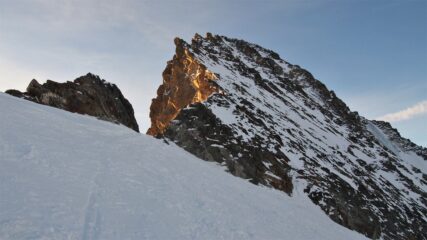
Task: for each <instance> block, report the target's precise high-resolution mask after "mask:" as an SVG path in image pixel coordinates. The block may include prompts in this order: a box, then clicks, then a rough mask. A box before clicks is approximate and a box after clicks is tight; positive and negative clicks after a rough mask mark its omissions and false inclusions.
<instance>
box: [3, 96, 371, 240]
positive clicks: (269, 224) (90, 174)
mask: <svg viewBox="0 0 427 240" xmlns="http://www.w3.org/2000/svg"><path fill="white" fill-rule="evenodd" d="M0 166H1V167H0V239H18V240H19V239H102V240H107V239H138V240H140V239H150V240H155V239H159V240H160V239H215V240H216V239H268V240H274V239H277V240H279V239H337V240H338V239H365V238H364V237H363V236H362V235H360V234H358V233H356V232H354V231H350V230H348V229H346V228H344V227H341V226H339V225H337V224H335V223H334V222H333V221H331V220H330V219H329V218H328V217H327V216H326V215H324V214H323V212H322V211H321V210H320V208H318V207H316V206H314V205H312V204H311V203H310V200H309V199H308V198H307V197H306V196H305V194H303V193H302V190H303V186H300V187H301V188H298V189H297V190H296V191H295V194H294V197H292V198H291V197H289V196H287V195H286V194H284V193H282V192H279V191H276V190H273V189H268V188H265V187H258V186H255V185H252V184H250V183H248V182H247V181H245V180H243V179H240V178H236V177H233V176H231V175H230V174H228V173H226V172H224V171H223V168H222V167H220V166H218V165H216V164H213V163H207V162H203V161H200V160H199V159H196V158H195V157H194V156H192V155H191V154H189V153H187V152H185V151H183V150H181V149H180V148H179V147H177V146H175V145H173V144H172V145H167V144H165V143H163V141H162V140H157V139H154V138H152V137H149V136H144V135H140V134H138V133H136V132H134V131H132V130H130V129H128V128H126V127H124V126H119V125H116V124H112V123H109V122H104V121H100V120H97V119H95V118H93V117H88V116H82V115H79V114H72V113H69V112H65V111H62V110H59V109H55V108H51V107H47V106H43V105H39V104H35V103H32V102H29V101H25V100H22V99H18V98H15V97H11V96H8V95H6V94H3V93H0Z"/></svg>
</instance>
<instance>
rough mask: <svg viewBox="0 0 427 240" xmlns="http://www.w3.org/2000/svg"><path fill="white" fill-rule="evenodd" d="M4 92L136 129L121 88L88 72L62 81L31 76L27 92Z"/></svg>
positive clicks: (132, 112)
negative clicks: (38, 80)
mask: <svg viewBox="0 0 427 240" xmlns="http://www.w3.org/2000/svg"><path fill="white" fill-rule="evenodd" d="M6 93H8V94H10V95H13V96H16V97H20V98H23V99H27V100H30V101H33V102H36V103H40V104H43V105H49V106H52V107H56V108H60V109H64V110H66V111H69V112H75V113H80V114H87V115H90V116H94V117H97V118H99V119H102V120H106V121H110V122H114V123H120V124H123V125H125V126H127V127H129V128H131V129H133V130H135V131H137V132H138V131H139V128H138V123H137V122H136V119H135V116H134V111H133V108H132V105H131V104H130V103H129V101H128V100H127V99H126V98H125V97H124V96H123V94H122V93H121V91H120V89H119V88H118V87H117V86H116V85H115V84H111V83H109V82H107V81H105V80H103V79H101V78H99V76H96V75H94V74H91V73H88V74H87V75H85V76H81V77H79V78H77V79H76V80H74V81H73V82H65V83H57V82H54V81H51V80H47V81H46V83H44V84H40V83H38V82H37V81H36V80H34V79H33V80H32V81H31V82H30V84H29V85H28V87H27V92H24V93H22V92H20V91H17V90H8V91H6Z"/></svg>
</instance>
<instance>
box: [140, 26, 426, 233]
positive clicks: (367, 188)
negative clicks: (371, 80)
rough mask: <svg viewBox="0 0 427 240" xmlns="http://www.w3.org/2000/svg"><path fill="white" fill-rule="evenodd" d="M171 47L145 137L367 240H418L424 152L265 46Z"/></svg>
mask: <svg viewBox="0 0 427 240" xmlns="http://www.w3.org/2000/svg"><path fill="white" fill-rule="evenodd" d="M175 43H176V45H177V50H176V55H175V57H174V58H173V60H172V61H170V62H169V63H168V65H167V67H166V70H165V73H164V83H163V85H162V86H160V88H159V90H158V96H157V98H156V99H155V100H153V104H152V106H151V115H150V116H151V120H152V127H151V128H150V130H149V132H148V133H149V134H151V135H154V136H156V137H159V138H163V139H165V140H166V141H171V142H174V143H175V144H177V145H178V146H181V147H182V148H184V149H185V150H187V151H189V152H191V153H193V154H194V155H196V156H198V157H199V158H201V159H204V160H207V161H216V162H218V163H220V164H221V165H223V166H225V167H226V168H227V171H229V172H230V173H232V174H234V175H236V176H239V177H242V178H245V179H248V180H249V181H251V182H253V183H255V184H262V185H265V186H269V187H273V188H275V189H278V190H281V191H284V192H286V193H287V194H289V195H292V194H293V189H295V188H299V189H303V190H304V192H305V193H306V194H307V195H308V196H309V197H310V199H311V200H312V201H313V204H316V205H318V206H319V207H320V208H321V209H322V210H323V211H324V212H325V214H327V215H328V216H329V217H330V218H331V219H332V220H334V221H335V222H337V223H338V224H341V225H343V226H345V227H347V228H350V229H353V230H355V231H358V232H360V233H362V234H364V235H366V236H368V237H370V238H373V239H379V238H382V239H386V240H388V239H427V223H426V220H427V201H426V199H427V194H426V191H427V169H426V168H427V167H426V161H427V160H426V159H427V157H426V154H425V153H426V149H425V148H422V147H420V146H416V145H415V144H413V143H412V142H410V141H409V140H407V139H403V138H402V137H401V136H400V135H399V134H398V133H396V132H397V131H395V130H393V129H392V128H391V126H390V125H389V124H385V123H383V122H376V121H369V120H367V119H365V118H363V117H361V116H359V115H358V113H357V112H352V111H350V110H349V108H348V107H347V106H346V104H345V103H344V102H343V101H341V100H340V99H339V98H338V97H337V96H336V95H335V93H334V92H332V91H330V90H328V89H327V88H326V86H325V85H324V84H322V83H321V82H320V81H318V80H316V79H315V78H314V77H313V76H312V75H311V74H310V73H309V72H308V71H306V70H304V69H302V68H301V67H299V66H297V65H292V64H290V63H288V62H286V61H284V60H283V59H281V58H280V56H279V55H278V54H277V53H275V52H273V51H271V50H268V49H265V48H262V47H260V46H258V45H256V44H251V43H248V42H245V41H242V40H238V39H232V38H228V37H224V36H216V35H212V34H207V35H206V37H202V36H200V35H197V34H196V36H195V37H194V38H193V39H192V42H191V44H188V43H185V42H184V41H183V40H180V39H177V40H176V41H175ZM203 72H204V73H205V74H204V75H203V74H197V73H203ZM207 72H209V74H206V73H207ZM195 76H200V77H195ZM202 76H203V77H202ZM206 76H214V77H206ZM195 79H197V84H195V83H194V80H195ZM210 80H213V81H210ZM211 84H212V85H211ZM202 85H203V86H205V87H200V86H202ZM206 86H208V87H206ZM199 89H207V90H205V91H202V90H199ZM198 91H200V94H198V93H197V92H198ZM196 96H202V97H196ZM248 197H251V196H248Z"/></svg>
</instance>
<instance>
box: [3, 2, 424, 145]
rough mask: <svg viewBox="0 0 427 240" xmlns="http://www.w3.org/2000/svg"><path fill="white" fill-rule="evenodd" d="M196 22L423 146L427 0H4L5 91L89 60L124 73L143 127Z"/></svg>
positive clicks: (117, 79)
mask: <svg viewBox="0 0 427 240" xmlns="http://www.w3.org/2000/svg"><path fill="white" fill-rule="evenodd" d="M196 32H197V33H200V34H202V35H204V34H205V33H206V32H212V33H214V34H220V35H225V36H228V37H233V38H240V39H244V40H246V41H249V42H253V43H257V44H259V45H261V46H263V47H266V48H269V49H272V50H274V51H275V52H277V53H279V54H280V56H281V57H282V58H283V59H285V60H286V61H288V62H290V63H292V64H298V65H300V66H301V67H303V68H305V69H307V70H309V71H310V72H311V73H312V74H313V75H314V76H315V77H316V78H317V79H319V80H320V81H322V82H323V83H325V84H326V86H328V88H329V89H331V90H333V91H335V93H336V94H337V95H338V97H340V98H341V99H342V100H344V102H346V103H347V104H348V106H349V107H350V109H351V110H353V111H358V112H359V113H360V114H361V115H362V116H365V117H367V118H368V119H382V120H386V121H390V122H391V123H392V125H393V126H394V127H396V128H397V129H398V130H399V132H400V133H401V134H402V136H404V137H406V138H409V139H411V140H412V141H414V142H415V143H417V144H419V145H423V146H425V147H427V1H425V0H398V1H396V0H384V1H382V0H376V1H364V0H307V1H305V0H298V1H296V0H259V1H257V0H215V1H214V0H211V1H204V0H199V1H196V0H150V1H144V0H121V1H116V0H13V1H12V0H0V91H5V90H7V89H11V88H14V89H19V90H25V88H26V86H27V85H28V83H29V82H30V80H31V79H33V78H35V79H37V80H39V82H45V81H46V80H47V79H51V80H54V81H58V82H65V81H70V80H73V79H75V78H77V77H79V76H81V75H85V74H86V73H88V72H92V73H94V74H97V75H99V76H100V77H101V78H104V79H106V80H107V81H109V82H112V83H115V84H117V85H118V87H119V88H120V89H121V90H122V92H123V94H124V95H125V97H126V98H128V99H129V100H130V102H131V103H132V105H133V106H134V109H135V113H136V118H137V120H138V123H139V125H140V128H141V131H142V132H143V131H145V130H146V129H147V128H148V127H149V125H150V121H149V106H150V104H151V99H152V98H154V97H155V95H156V90H157V88H158V86H159V85H160V84H161V83H162V77H161V73H162V71H163V70H164V68H165V66H166V62H167V61H168V60H170V59H171V58H172V56H173V54H174V51H175V49H174V44H173V39H174V38H175V37H177V36H178V37H181V38H183V39H184V40H190V39H191V38H192V36H193V35H194V34H195V33H196Z"/></svg>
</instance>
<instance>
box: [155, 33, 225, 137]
mask: <svg viewBox="0 0 427 240" xmlns="http://www.w3.org/2000/svg"><path fill="white" fill-rule="evenodd" d="M175 45H176V53H175V55H174V57H173V59H172V60H171V61H169V62H168V64H167V66H166V69H165V70H164V71H163V84H162V85H160V87H159V88H158V89H157V98H155V99H153V101H152V103H151V107H150V118H151V127H150V129H148V131H147V134H150V135H153V136H157V135H160V134H162V133H163V131H164V130H165V129H166V128H167V126H168V125H169V123H170V121H172V120H173V119H174V118H175V117H176V116H177V115H178V113H179V112H180V111H181V109H182V108H185V107H186V106H188V105H190V104H192V103H197V102H203V101H206V99H207V98H208V97H209V96H210V95H212V94H213V93H215V92H218V87H217V85H216V84H215V83H214V80H216V76H215V75H214V74H213V73H211V72H210V71H208V70H207V69H206V67H205V66H204V65H203V64H201V63H199V62H198V61H197V60H196V59H195V58H194V57H193V54H192V53H191V52H190V51H189V50H188V48H187V46H186V43H185V42H184V41H183V40H181V39H179V38H176V39H175Z"/></svg>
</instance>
